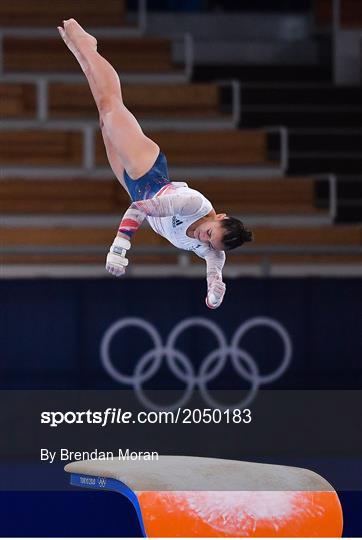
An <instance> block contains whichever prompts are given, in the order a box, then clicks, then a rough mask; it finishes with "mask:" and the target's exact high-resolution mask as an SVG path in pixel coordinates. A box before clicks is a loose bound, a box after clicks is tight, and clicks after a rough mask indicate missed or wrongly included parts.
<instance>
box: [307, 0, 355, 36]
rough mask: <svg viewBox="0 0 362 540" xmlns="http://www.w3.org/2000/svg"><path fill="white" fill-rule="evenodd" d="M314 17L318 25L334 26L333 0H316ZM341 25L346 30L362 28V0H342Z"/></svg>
mask: <svg viewBox="0 0 362 540" xmlns="http://www.w3.org/2000/svg"><path fill="white" fill-rule="evenodd" d="M314 18H315V21H316V25H317V26H318V27H325V26H332V24H333V0H315V1H314ZM340 25H341V27H342V28H343V29H345V30H347V29H348V28H350V29H353V28H362V3H361V1H360V0H341V6H340Z"/></svg>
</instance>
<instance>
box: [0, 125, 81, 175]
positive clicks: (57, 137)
mask: <svg viewBox="0 0 362 540" xmlns="http://www.w3.org/2000/svg"><path fill="white" fill-rule="evenodd" d="M82 150H83V134H82V133H81V132H79V131H70V130H69V131H60V130H54V131H49V130H40V129H39V130H36V129H25V130H5V131H0V166H5V165H16V166H20V165H37V166H56V165H63V166H68V167H69V166H81V165H82Z"/></svg>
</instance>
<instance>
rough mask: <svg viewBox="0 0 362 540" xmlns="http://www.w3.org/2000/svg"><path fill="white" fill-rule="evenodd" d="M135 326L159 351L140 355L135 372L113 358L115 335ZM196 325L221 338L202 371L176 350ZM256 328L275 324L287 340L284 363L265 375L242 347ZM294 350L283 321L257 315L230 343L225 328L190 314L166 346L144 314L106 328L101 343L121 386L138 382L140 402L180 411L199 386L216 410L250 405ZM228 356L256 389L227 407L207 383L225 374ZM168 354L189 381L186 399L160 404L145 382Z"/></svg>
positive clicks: (168, 359) (111, 372)
mask: <svg viewBox="0 0 362 540" xmlns="http://www.w3.org/2000/svg"><path fill="white" fill-rule="evenodd" d="M130 326H134V327H138V328H141V329H142V330H144V331H145V332H146V333H147V334H148V335H149V336H150V338H151V340H152V341H153V349H151V350H150V351H148V352H146V353H145V354H143V356H142V357H141V358H140V359H139V361H138V362H137V363H136V365H135V369H134V373H133V375H126V374H124V373H121V372H120V371H119V370H118V369H117V368H116V367H115V366H114V364H113V362H112V359H111V356H110V346H111V342H112V340H113V338H114V336H115V335H116V334H117V333H118V332H120V331H121V330H124V329H126V328H128V327H130ZM195 326H200V327H202V328H206V329H207V330H209V331H210V332H211V333H212V334H213V335H214V337H215V338H216V340H217V342H218V348H217V349H215V350H213V351H211V352H210V353H209V354H208V355H207V356H206V357H205V358H204V359H203V361H202V363H201V365H200V367H199V369H198V372H197V373H196V372H195V368H194V366H193V364H192V362H191V361H190V359H189V358H188V357H187V356H186V355H185V354H184V353H183V352H182V351H180V350H178V349H176V340H177V339H178V338H179V336H180V334H181V333H182V332H184V331H185V330H188V329H189V328H193V327H195ZM256 327H269V328H271V329H272V330H274V331H275V332H276V333H277V334H278V335H279V337H280V338H281V340H282V343H283V347H284V353H283V357H282V359H281V362H280V364H279V366H278V367H277V368H276V369H275V370H274V371H273V372H271V373H268V374H261V373H260V371H259V368H258V365H257V363H256V361H255V360H254V358H253V357H252V356H251V354H250V353H249V352H248V351H246V350H245V349H242V348H240V342H241V340H242V339H243V337H244V336H245V334H246V333H247V332H248V331H249V330H251V329H252V328H256ZM292 350H293V347H292V342H291V339H290V336H289V334H288V332H287V330H286V329H285V328H284V326H283V325H282V324H281V323H280V322H278V321H276V320H275V319H271V318H269V317H254V318H252V319H249V320H247V321H246V322H244V323H243V324H241V325H240V326H239V327H238V328H237V330H236V331H235V334H234V336H233V337H232V339H231V344H230V345H228V343H227V341H226V338H225V335H224V333H223V331H222V330H221V329H220V328H219V326H218V325H217V324H216V323H214V322H213V321H211V320H209V319H206V318H204V317H190V318H188V319H184V320H182V321H180V322H179V323H178V324H177V325H176V326H175V327H174V329H173V330H172V331H171V333H170V335H169V336H168V339H167V342H166V345H163V343H162V339H161V336H160V334H159V332H158V331H157V330H156V328H155V327H154V326H153V325H152V324H150V323H149V322H147V321H145V320H144V319H141V318H138V317H126V318H124V319H120V320H119V321H116V322H114V323H113V324H112V325H111V326H110V327H109V328H108V330H106V332H105V334H104V336H103V338H102V341H101V347H100V354H101V360H102V363H103V366H104V368H105V370H106V371H107V373H108V374H109V375H110V376H111V377H112V379H114V380H115V381H117V382H119V383H121V384H126V385H130V386H132V387H133V389H134V391H135V393H136V395H137V397H138V399H139V401H140V402H141V403H142V404H143V405H144V406H146V407H148V408H149V409H153V410H174V409H177V408H178V407H182V406H184V405H185V403H187V401H188V400H189V399H190V397H191V395H192V392H193V390H194V389H195V388H198V390H199V391H200V394H201V395H202V397H203V399H204V401H205V402H206V403H207V404H208V405H210V406H211V407H214V408H221V409H222V408H224V409H225V408H227V407H235V408H242V407H245V406H246V405H248V404H250V403H251V401H253V399H254V398H255V396H256V394H257V392H258V389H259V387H260V386H261V385H263V384H269V383H271V382H273V381H275V380H276V379H278V378H279V377H281V375H282V374H283V373H284V372H285V371H286V369H287V368H288V366H289V364H290V360H291V357H292ZM228 357H230V359H231V363H232V366H233V368H234V370H235V371H236V373H237V374H238V375H239V376H240V377H241V378H243V379H245V380H246V381H247V382H248V383H250V389H249V392H248V394H247V396H246V397H244V398H243V399H242V400H241V401H240V402H239V403H234V404H232V405H228V406H226V405H225V404H220V403H218V402H217V401H216V400H215V399H214V398H213V397H212V396H211V394H210V392H209V390H208V388H207V385H208V383H209V382H210V381H211V380H212V379H215V378H216V377H217V376H218V375H219V374H220V373H221V372H222V370H223V369H224V368H225V365H226V362H227V359H228ZM162 358H165V359H166V362H167V366H168V368H169V369H170V370H171V372H172V373H173V374H174V375H175V377H177V378H178V379H180V380H181V381H182V382H183V383H185V391H184V394H183V395H182V396H181V398H180V399H179V400H177V401H176V402H175V403H173V404H172V405H169V406H162V407H160V406H159V405H156V404H155V403H153V402H152V401H150V400H149V398H148V397H147V396H146V394H145V392H144V390H143V387H142V385H143V383H145V382H146V381H147V380H149V379H151V378H152V377H153V376H154V375H155V374H156V372H157V371H158V370H159V369H160V367H161V364H162ZM180 366H182V367H180Z"/></svg>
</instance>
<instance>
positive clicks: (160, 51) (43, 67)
mask: <svg viewBox="0 0 362 540" xmlns="http://www.w3.org/2000/svg"><path fill="white" fill-rule="evenodd" d="M56 33H57V30H56V29H54V38H46V37H36V38H34V37H14V36H5V37H4V45H3V65H4V72H5V73H13V72H26V73H29V72H37V73H39V72H73V73H74V72H76V73H79V74H81V73H82V72H81V69H80V67H79V64H78V62H77V60H76V59H75V58H74V57H73V55H72V54H70V53H69V51H68V49H67V48H66V46H65V45H64V43H63V42H62V40H61V39H59V37H58V36H57V35H56ZM99 52H100V53H101V54H102V55H104V56H105V57H106V58H107V60H109V62H110V63H111V64H112V65H113V66H114V68H115V69H117V70H119V71H120V72H129V73H137V72H148V73H155V72H156V73H157V72H163V73H164V72H169V71H171V70H172V69H173V64H172V55H171V41H170V40H169V39H163V38H124V39H111V38H108V39H102V40H101V43H100V45H99Z"/></svg>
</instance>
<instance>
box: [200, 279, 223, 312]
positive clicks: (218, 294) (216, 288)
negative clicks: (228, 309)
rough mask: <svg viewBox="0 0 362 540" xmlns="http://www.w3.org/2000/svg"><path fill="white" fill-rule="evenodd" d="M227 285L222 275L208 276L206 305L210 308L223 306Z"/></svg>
mask: <svg viewBox="0 0 362 540" xmlns="http://www.w3.org/2000/svg"><path fill="white" fill-rule="evenodd" d="M225 289H226V285H225V283H224V282H223V281H222V277H221V276H213V277H211V276H210V277H208V279H207V296H206V299H205V302H206V305H207V307H208V308H210V309H216V308H218V307H219V306H221V303H222V301H223V299H224V295H225Z"/></svg>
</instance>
